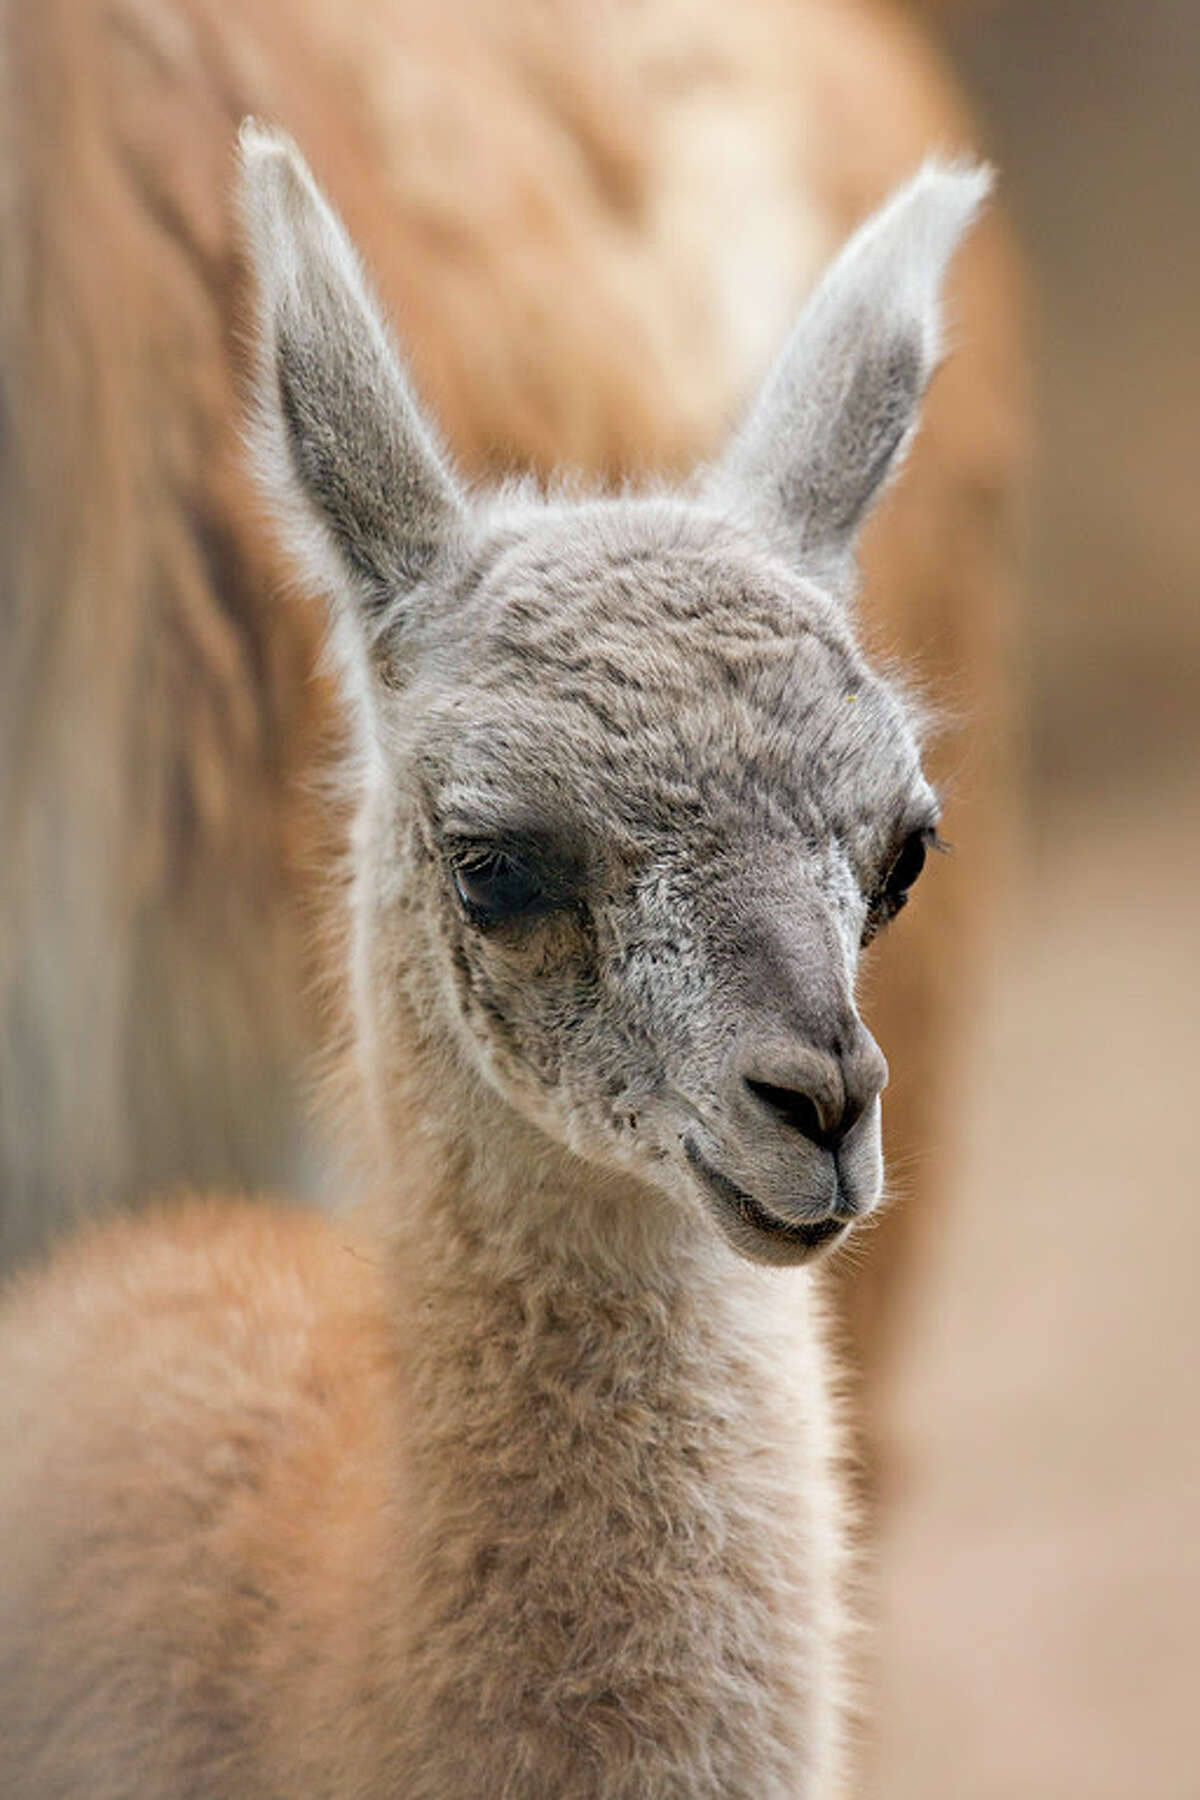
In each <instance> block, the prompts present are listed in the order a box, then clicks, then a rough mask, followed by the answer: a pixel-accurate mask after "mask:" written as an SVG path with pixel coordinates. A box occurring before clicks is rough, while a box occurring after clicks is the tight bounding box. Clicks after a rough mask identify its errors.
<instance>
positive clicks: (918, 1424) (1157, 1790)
mask: <svg viewBox="0 0 1200 1800" xmlns="http://www.w3.org/2000/svg"><path fill="white" fill-rule="evenodd" d="M938 28H939V30H940V32H941V34H942V36H943V38H944V41H945V43H946V45H947V46H948V48H949V50H950V53H951V56H952V59H953V61H954V63H955V64H956V66H957V68H958V71H959V73H960V75H961V77H962V79H963V81H964V83H965V85H966V87H967V89H968V91H969V93H970V95H971V97H972V100H973V102H974V104H975V107H976V109H977V112H978V113H979V115H980V117H981V121H982V127H983V132H984V137H985V140H986V141H987V142H988V144H989V146H990V148H991V150H992V153H993V155H994V157H995V159H996V161H997V163H998V165H999V167H1000V170H1001V172H1002V177H1003V181H1004V188H1005V192H1006V195H1007V199H1008V202H1009V205H1010V206H1011V208H1012V211H1013V214H1014V217H1015V219H1016V222H1017V225H1018V228H1019V232H1020V235H1021V238H1022V241H1023V245H1024V248H1025V252H1026V256H1027V260H1028V265H1029V270H1030V283H1031V289H1032V308H1031V311H1032V319H1033V335H1034V342H1035V352H1036V382H1035V391H1036V396H1037V401H1036V404H1037V411H1038V420H1039V430H1038V448H1037V472H1036V482H1035V507H1034V522H1033V526H1034V528H1033V579H1032V601H1031V616H1030V622H1029V652H1028V655H1029V671H1028V673H1029V691H1030V696H1031V721H1030V722H1031V735H1032V743H1031V768H1030V776H1031V780H1030V793H1029V813H1030V820H1031V828H1032V835H1033V870H1032V879H1031V884H1030V889H1029V892H1028V893H1027V895H1026V896H1025V900H1024V904H1023V906H1022V907H1021V908H1020V909H1019V911H1018V912H1017V914H1016V916H1014V918H1013V919H1012V921H1011V922H1010V923H1011V929H1010V933H1009V941H1008V945H1007V948H1006V950H1005V952H1004V953H1003V955H1002V957H1001V959H1000V962H999V965H998V967H997V969H996V972H995V977H994V980H993V985H992V999H991V1002H990V1005H989V1007H988V1009H987V1011H986V1012H985V1014H984V1016H983V1017H982V1018H981V1019H980V1020H979V1023H978V1030H977V1033H976V1036H975V1042H974V1046H973V1050H972V1054H971V1059H970V1062H969V1064H968V1066H967V1067H966V1068H965V1069H964V1071H963V1082H962V1094H963V1097H964V1100H965V1101H966V1104H967V1107H968V1127H969V1128H968V1138H967V1154H966V1162H965V1167H963V1168H962V1169H961V1171H960V1179H959V1183H958V1187H957V1193H956V1197H955V1201H954V1205H953V1206H952V1207H951V1208H950V1209H949V1211H948V1213H947V1218H946V1225H945V1230H944V1232H943V1234H942V1235H941V1237H940V1240H939V1241H938V1242H937V1243H934V1244H931V1245H930V1250H929V1256H928V1259H927V1261H926V1264H925V1266H924V1267H923V1270H922V1273H921V1276H920V1279H919V1281H918V1283H917V1291H916V1298H915V1304H914V1307H913V1310H912V1313H911V1314H910V1317H909V1320H908V1328H907V1329H906V1330H905V1331H904V1332H902V1333H900V1334H899V1338H900V1341H901V1349H900V1351H899V1354H898V1357H897V1360H896V1364H895V1366H894V1370H893V1380H892V1382H891V1384H890V1388H889V1395H888V1411H889V1418H890V1420H891V1427H892V1431H893V1433H894V1440H895V1443H896V1446H897V1449H898V1458H897V1467H898V1469H899V1470H901V1471H902V1473H901V1474H900V1475H899V1477H898V1479H899V1486H898V1489H897V1491H896V1493H895V1496H894V1505H893V1506H892V1507H891V1509H890V1510H889V1513H888V1518H887V1528H886V1537H885V1541H884V1544H883V1546H882V1549H881V1571H882V1573H881V1579H882V1585H883V1590H884V1611H885V1619H886V1627H885V1642H884V1647H883V1660H884V1690H885V1701H884V1707H883V1715H882V1739H883V1741H882V1746H881V1752H880V1754H881V1769H882V1777H881V1781H880V1791H881V1792H883V1793H886V1794H887V1795H888V1796H889V1800H909V1797H910V1796H911V1797H912V1800H916V1797H917V1796H921V1797H922V1800H930V1797H931V1796H933V1795H938V1796H943V1795H944V1796H947V1800H949V1796H962V1797H970V1800H1001V1797H1002V1796H1003V1797H1004V1800H1012V1797H1014V1796H1017V1795H1020V1796H1021V1797H1022V1800H1034V1797H1036V1800H1068V1797H1069V1800H1129V1797H1131V1796H1134V1795H1136V1796H1138V1797H1139V1800H1148V1797H1149V1796H1154V1797H1155V1800H1183V1797H1184V1796H1191V1795H1196V1794H1200V1774H1198V1773H1197V1771H1196V1767H1195V1720H1194V1708H1195V1697H1196V1693H1197V1685H1198V1681H1200V1655H1198V1652H1197V1648H1196V1618H1197V1615H1198V1612H1200V1547H1198V1546H1200V1533H1198V1531H1197V1525H1198V1523H1200V1430H1198V1429H1197V1426H1198V1424H1200V1417H1198V1407H1197V1397H1196V1385H1197V1373H1198V1371H1200V1180H1198V1177H1197V1167H1198V1159H1200V1124H1198V1116H1200V1108H1198V1106H1197V1101H1196V1089H1197V1082H1198V1079H1200V979H1198V978H1200V955H1198V953H1197V941H1196V934H1197V926H1198V924H1200V229H1198V227H1200V7H1197V6H1196V5H1195V3H1194V0H1056V3H1055V4H1054V5H1052V6H1047V5H1045V4H1043V3H1042V0H1002V3H1001V0H996V3H994V4H991V5H979V6H968V5H966V4H963V5H960V6H958V7H957V8H954V9H952V10H951V11H950V12H949V13H948V14H944V15H943V16H942V17H941V19H940V20H939V21H938Z"/></svg>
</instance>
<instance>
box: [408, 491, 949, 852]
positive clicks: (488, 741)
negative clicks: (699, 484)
mask: <svg viewBox="0 0 1200 1800" xmlns="http://www.w3.org/2000/svg"><path fill="white" fill-rule="evenodd" d="M477 531H478V540H477V545H476V547H475V548H474V552H473V554H472V553H471V552H469V551H467V550H466V546H464V554H463V560H462V564H461V571H460V573H459V575H458V579H457V581H456V582H455V583H454V584H453V586H454V588H455V598H454V599H452V600H450V601H449V603H447V602H446V600H445V599H444V598H443V599H442V600H441V601H440V602H439V603H438V604H437V605H435V606H434V607H433V608H431V611H430V615H429V617H428V618H427V619H426V620H425V621H424V624H423V626H422V625H421V624H416V623H415V622H410V626H409V630H408V633H407V636H406V634H404V633H402V634H401V636H402V637H405V640H406V641H405V642H404V645H403V647H402V648H401V649H400V650H399V654H400V657H401V659H402V660H403V661H408V660H409V659H411V660H412V662H413V663H414V665H415V667H416V670H417V671H418V673H417V675H416V678H415V681H414V682H413V683H412V684H407V683H405V684H403V685H402V688H401V694H402V698H398V699H397V700H396V702H395V712H396V721H395V725H394V727H393V733H394V739H393V741H394V742H395V744H396V749H397V753H398V754H399V753H400V745H401V743H402V742H403V741H404V739H406V738H410V734H411V737H412V738H415V742H414V741H410V743H409V745H408V747H407V750H406V753H405V754H406V760H407V759H409V758H411V757H412V756H413V753H414V752H415V751H417V750H418V747H419V750H420V752H421V753H422V755H423V759H424V763H425V767H426V771H427V778H428V780H429V785H428V788H427V798H428V803H429V805H430V808H431V811H432V812H433V814H434V816H435V818H436V823H437V826H438V828H439V830H440V831H441V833H442V834H443V835H444V836H446V837H448V838H451V839H454V838H461V839H463V840H470V839H472V838H487V837H491V836H501V835H503V833H504V832H505V830H511V833H512V836H513V837H514V838H515V839H527V838H533V839H536V838H538V837H539V836H540V835H542V834H543V833H544V834H546V836H548V837H551V838H554V837H559V836H563V837H566V838H568V839H574V840H575V841H576V842H577V844H578V846H579V848H580V850H581V852H586V851H587V850H589V849H591V848H592V846H591V845H589V842H588V840H589V839H596V840H602V842H598V843H597V844H596V845H595V849H596V850H597V851H599V850H600V849H601V848H603V850H604V852H605V853H606V854H607V855H609V856H619V855H621V854H622V853H624V854H625V855H626V856H627V858H628V859H629V860H631V861H636V860H638V859H639V858H642V859H644V858H647V857H651V856H652V857H656V858H660V859H663V860H664V861H674V862H676V863H679V862H682V861H687V862H689V863H692V864H696V865H698V866H699V867H700V868H702V869H703V870H704V871H705V872H706V873H707V876H708V878H709V879H711V878H712V876H713V874H714V872H715V869H716V867H717V865H718V864H721V865H730V864H736V863H738V862H739V861H743V860H745V859H746V858H747V857H751V858H753V857H754V854H755V852H756V851H757V852H758V858H757V861H758V869H757V873H758V876H759V878H760V879H763V878H765V877H766V875H767V868H766V866H765V857H766V852H767V849H768V847H769V846H770V845H771V844H772V843H778V844H779V845H780V846H781V847H786V850H787V851H788V852H789V853H792V854H794V853H795V851H796V848H797V845H799V846H801V847H804V846H808V847H810V848H812V849H814V850H815V849H816V848H818V847H824V846H826V845H827V844H830V843H835V844H836V845H838V846H839V847H840V850H841V852H842V853H843V856H844V858H845V859H846V861H847V862H848V863H849V865H850V866H851V867H852V868H854V869H855V870H856V871H858V872H860V873H865V872H869V871H871V870H872V869H873V868H874V867H875V865H876V864H877V863H878V861H879V859H880V857H882V856H884V855H885V854H886V852H887V850H888V849H889V848H890V847H891V845H892V844H893V842H898V841H900V839H901V838H902V837H903V836H904V835H905V833H906V831H907V830H908V829H912V828H915V825H920V824H924V823H925V822H926V821H927V820H928V819H929V818H930V817H932V816H933V814H934V812H935V807H934V803H933V799H932V796H931V794H930V793H929V790H928V788H927V787H926V785H925V783H924V781H923V779H922V777H921V774H920V769H919V765H918V761H917V754H916V748H915V744H914V732H913V729H912V719H911V716H910V709H909V708H907V707H906V706H905V705H904V703H903V702H902V700H901V698H900V697H899V695H898V694H897V693H896V691H895V690H894V689H893V688H892V687H890V686H888V685H887V684H885V683H884V682H882V681H881V680H879V679H878V678H877V677H876V676H875V675H874V674H873V673H872V672H871V671H870V670H869V669H868V667H867V665H866V663H865V661H864V659H863V657H862V655H861V654H860V652H859V651H858V649H857V647H856V645H855V643H854V641H853V638H852V636H851V633H850V629H849V623H848V618H847V614H846V610H845V608H844V607H843V606H842V605H841V604H840V603H838V602H837V601H835V600H833V599H831V597H830V596H829V595H828V594H827V593H825V592H823V591H822V590H821V589H820V588H819V587H817V586H816V585H814V584H812V583H810V582H806V581H805V580H804V579H803V578H802V577H801V576H799V575H798V574H797V573H796V572H795V571H794V570H793V569H791V568H789V567H788V566H786V564H784V563H783V562H782V561H781V560H780V559H779V558H778V556H775V555H773V554H772V553H771V551H770V550H769V548H764V547H763V546H762V545H761V544H760V543H758V542H756V541H755V538H754V536H753V534H751V533H748V532H747V531H746V530H745V528H743V527H740V526H738V525H737V524H736V523H731V522H730V520H729V519H728V518H726V517H722V516H721V515H720V513H718V512H715V511H713V510H712V509H711V508H710V507H706V506H705V505H704V504H703V502H702V501H684V500H679V499H675V498H673V497H670V496H651V497H645V498H626V499H617V500H603V499H595V500H591V501H584V502H574V503H572V502H554V501H549V502H543V501H540V500H539V499H538V498H536V497H534V496H530V497H529V498H527V499H522V498H521V497H520V496H519V495H514V496H509V497H507V498H505V497H503V496H501V497H499V498H498V499H497V500H495V501H493V502H492V503H491V505H490V506H489V507H487V508H486V509H485V510H484V512H483V515H482V516H481V518H480V519H479V521H478V524H477ZM385 710H386V708H385Z"/></svg>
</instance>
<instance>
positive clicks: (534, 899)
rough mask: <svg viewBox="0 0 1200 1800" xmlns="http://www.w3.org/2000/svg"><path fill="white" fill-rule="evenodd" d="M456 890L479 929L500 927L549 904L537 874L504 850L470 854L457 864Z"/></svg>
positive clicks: (481, 850) (539, 910) (472, 851)
mask: <svg viewBox="0 0 1200 1800" xmlns="http://www.w3.org/2000/svg"><path fill="white" fill-rule="evenodd" d="M453 874H454V886H455V890H456V892H457V894H458V897H459V899H460V901H461V902H462V905H463V909H464V911H465V912H466V914H467V916H468V918H469V919H471V920H472V921H473V922H474V923H475V924H476V925H483V926H487V925H499V924H501V923H502V922H503V921H504V920H505V919H515V918H517V917H519V916H520V915H521V914H522V913H532V912H541V911H544V910H545V909H546V908H547V907H548V906H549V904H550V902H549V898H548V896H547V893H546V890H545V887H544V886H543V884H542V881H541V879H540V878H539V876H538V875H537V874H536V873H535V872H534V870H532V869H530V868H528V867H527V866H526V865H525V864H524V863H523V862H520V861H519V860H518V859H517V858H516V857H515V856H511V855H510V854H509V853H508V852H507V851H505V850H485V849H478V850H468V851H465V852H464V853H463V855H462V856H460V857H459V858H458V860H457V861H456V862H455V863H454V866H453Z"/></svg>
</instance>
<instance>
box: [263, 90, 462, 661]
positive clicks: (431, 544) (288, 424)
mask: <svg viewBox="0 0 1200 1800" xmlns="http://www.w3.org/2000/svg"><path fill="white" fill-rule="evenodd" d="M238 165H239V168H238V173H239V179H238V204H239V212H240V217H241V222H242V228H243V237H244V242H245V245H246V249H247V251H248V254H249V259H250V264H251V268H252V271H253V274H254V277H255V283H256V290H257V291H256V306H255V312H254V315H253V357H254V393H253V412H252V417H251V421H250V439H251V445H252V450H253V454H254V458H255V463H256V469H257V474H258V478H259V481H260V484H261V486H262V487H263V489H264V491H265V492H266V494H267V495H268V497H269V498H270V499H271V501H272V502H273V503H274V505H275V506H276V508H277V510H278V512H279V514H280V517H281V521H282V523H283V527H284V534H285V542H286V543H287V545H288V547H289V548H290V549H291V551H292V554H293V556H294V557H295V559H296V561H297V563H298V564H299V566H300V568H301V569H302V570H303V572H304V573H305V574H306V575H307V577H308V579H309V580H311V581H313V582H314V583H315V584H316V585H318V586H320V587H322V588H324V589H325V590H326V591H328V592H330V593H331V595H332V596H333V597H334V598H336V599H337V600H338V601H339V602H340V607H339V611H340V613H341V614H342V616H343V617H344V618H345V619H346V622H347V624H348V625H350V626H351V627H353V628H356V629H357V632H358V634H359V635H360V637H361V639H362V642H363V643H364V645H365V646H366V647H367V648H368V649H370V648H371V647H372V646H373V645H374V644H376V643H378V642H379V640H380V639H381V638H382V637H383V636H384V634H385V633H386V632H388V631H389V630H390V629H391V627H392V625H393V623H394V622H395V616H396V615H400V614H402V612H403V603H404V598H405V595H406V594H407V592H408V591H410V590H411V588H412V587H413V586H414V585H415V584H416V583H417V582H419V581H420V580H421V579H423V577H424V576H425V574H426V572H427V570H428V569H429V567H430V566H431V565H432V563H433V562H434V561H435V560H436V558H437V557H438V555H439V554H440V553H441V551H442V550H443V548H444V547H445V545H446V543H447V541H448V540H449V539H451V538H452V537H453V536H454V535H455V534H456V531H457V529H458V527H459V524H460V521H461V518H462V514H463V503H462V500H461V497H460V493H459V490H458V487H457V484H456V482H455V480H454V478H453V476H452V475H451V473H450V470H449V466H448V464H447V462H446V459H445V458H444V456H443V455H442V452H441V451H440V449H439V447H438V445H437V442H436V440H435V437H434V434H433V432H432V431H431V430H430V428H429V426H428V425H427V424H426V422H425V420H424V419H423V417H422V416H421V413H420V410H419V408H418V406H417V403H416V401H415V399H414V397H413V394H412V391H411V389H410V387H409V384H408V381H407V379H406V377H405V374H404V370H403V367H402V364H401V362H400V358H399V357H398V355H397V353H396V351H395V349H394V347H393V345H392V343H391V341H390V338H389V336H388V333H387V330H386V327H385V326H384V324H383V321H382V318H381V316H380V312H379V310H378V307H377V306H376V304H375V302H374V300H373V298H372V296H371V294H370V291H369V289H368V286H367V283H366V279H365V277H364V275H363V271H362V267H361V265H360V263H359V260H358V257H357V256H356V255H355V252H354V249H353V247H352V246H351V244H350V241H349V239H348V237H347V236H346V233H345V231H344V229H343V228H342V226H341V224H340V223H339V221H338V219H337V217H336V216H335V214H334V213H333V211H332V209H331V208H330V206H329V205H328V204H327V203H326V201H325V199H324V197H323V196H322V194H321V193H320V191H319V189H318V188H317V185H316V183H315V182H314V180H313V178H312V176H311V174H310V173H309V171H308V169H307V167H306V166H305V163H304V161H303V159H302V157H301V156H300V153H299V151H298V150H297V149H296V147H295V145H294V144H293V143H292V142H291V140H290V139H289V138H287V137H285V136H284V135H283V134H282V133H280V132H276V131H272V130H269V129H266V128H264V127H263V126H260V125H258V124H257V123H256V122H255V121H253V120H246V121H245V123H244V124H243V126H242V128H241V132H240V134H239V139H238Z"/></svg>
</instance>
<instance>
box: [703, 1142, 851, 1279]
mask: <svg viewBox="0 0 1200 1800" xmlns="http://www.w3.org/2000/svg"><path fill="white" fill-rule="evenodd" d="M683 1149H684V1154H685V1156H686V1157H687V1159H688V1162H689V1163H690V1164H691V1166H692V1168H693V1169H694V1170H695V1172H696V1174H697V1175H699V1176H700V1178H701V1180H702V1181H703V1182H704V1183H705V1184H706V1186H707V1187H708V1188H709V1190H710V1191H711V1192H712V1193H713V1194H715V1195H716V1196H717V1198H718V1199H719V1200H721V1201H723V1202H724V1204H725V1205H726V1206H727V1207H729V1208H730V1209H731V1210H732V1211H733V1212H734V1213H735V1214H736V1216H737V1218H738V1219H740V1220H741V1221H742V1223H743V1224H745V1225H749V1226H750V1227H751V1228H752V1229H753V1230H754V1231H756V1232H759V1233H761V1235H762V1236H763V1237H766V1238H772V1239H774V1240H775V1241H776V1242H777V1243H781V1244H791V1245H795V1246H796V1248H797V1249H801V1250H806V1251H810V1252H812V1251H816V1250H821V1249H823V1248H824V1246H825V1245H826V1244H829V1243H831V1242H832V1241H833V1240H834V1239H835V1238H838V1237H841V1236H842V1234H843V1233H844V1232H845V1231H847V1230H848V1229H849V1225H850V1221H849V1220H848V1219H845V1218H841V1219H839V1218H824V1219H812V1220H805V1221H803V1222H802V1221H799V1220H792V1219H781V1218H780V1217H779V1216H778V1214H776V1213H773V1212H768V1210H767V1208H766V1207H765V1206H762V1205H760V1203H759V1202H758V1201H757V1200H755V1198H754V1197H753V1195H751V1194H748V1193H746V1191H745V1189H744V1188H740V1187H738V1185H737V1183H736V1182H734V1181H731V1180H730V1179H729V1177H728V1175H723V1174H722V1173H721V1171H720V1169H714V1168H713V1166H712V1164H711V1163H710V1162H707V1161H706V1160H705V1158H704V1157H703V1156H702V1155H701V1154H700V1152H699V1150H698V1149H697V1148H696V1146H695V1144H694V1143H693V1142H692V1140H691V1139H690V1138H684V1140H683Z"/></svg>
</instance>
